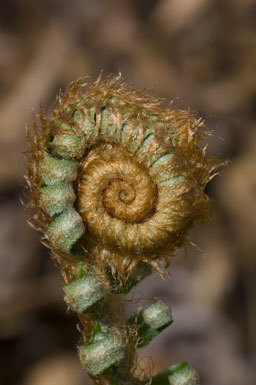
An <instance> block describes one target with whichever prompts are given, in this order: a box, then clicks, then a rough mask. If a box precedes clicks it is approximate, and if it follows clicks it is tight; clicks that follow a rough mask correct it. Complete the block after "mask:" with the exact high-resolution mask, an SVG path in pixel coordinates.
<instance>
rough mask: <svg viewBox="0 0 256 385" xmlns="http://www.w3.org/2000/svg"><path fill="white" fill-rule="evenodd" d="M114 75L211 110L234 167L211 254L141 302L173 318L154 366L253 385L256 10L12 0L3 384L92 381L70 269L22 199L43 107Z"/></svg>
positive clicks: (154, 0)
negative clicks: (81, 357)
mask: <svg viewBox="0 0 256 385" xmlns="http://www.w3.org/2000/svg"><path fill="white" fill-rule="evenodd" d="M102 69H103V70H104V73H105V74H109V73H113V74H118V72H119V71H121V72H122V74H123V75H124V76H125V77H126V78H127V80H128V81H129V83H130V84H132V85H133V86H134V87H136V88H137V89H141V88H144V87H146V88H153V92H154V93H155V94H157V95H160V96H162V97H166V98H167V99H172V100H173V106H174V108H191V109H192V110H196V111H198V112H199V113H200V115H202V116H203V117H204V119H205V120H206V124H207V126H208V127H209V128H210V129H211V130H213V131H214V132H215V137H213V138H210V140H209V151H210V152H215V153H217V155H218V156H219V157H220V158H222V159H228V160H229V161H230V163H229V165H228V166H227V167H226V169H225V171H224V173H223V174H222V175H220V176H219V177H217V178H216V179H215V180H214V181H212V182H211V183H210V185H209V187H208V188H207V191H208V193H209V195H210V197H211V198H212V205H213V218H212V220H211V222H210V223H209V224H207V225H205V226H203V227H201V228H200V229H197V230H195V231H193V233H191V235H190V239H191V241H192V242H194V243H195V244H196V245H197V247H198V248H197V247H189V248H188V256H189V257H188V259H187V261H186V262H185V261H184V257H183V253H182V252H180V253H179V254H178V255H177V257H176V258H175V259H174V261H173V264H172V267H171V269H170V275H171V278H170V280H169V281H162V280H161V279H160V278H159V277H156V276H153V277H150V278H148V279H147V280H145V281H144V282H143V283H141V284H140V285H139V286H138V288H137V289H136V291H135V295H136V296H141V295H145V296H147V297H155V296H159V297H161V298H162V299H164V300H166V301H167V302H168V303H170V304H171V306H172V309H173V316H174V324H173V325H172V326H171V327H170V328H169V329H168V330H166V331H164V332H163V333H162V335H161V336H159V337H158V338H157V339H156V340H155V341H154V342H153V343H152V344H151V345H150V346H149V348H147V349H144V350H142V351H141V355H143V356H144V355H146V356H149V355H151V357H152V359H153V360H154V362H155V366H154V371H155V372H157V371H159V370H161V369H164V368H165V367H167V366H169V365H170V364H173V363H175V362H178V361H182V360H189V361H190V362H191V363H192V364H193V366H194V367H196V368H197V369H198V371H199V373H200V375H201V379H202V384H204V385H216V384H221V385H253V384H255V382H254V381H255V375H256V373H255V372H254V369H253V368H254V364H255V355H256V332H255V326H256V304H255V296H254V294H255V287H256V279H255V274H256V269H255V267H256V259H255V251H256V235H255V228H256V131H255V128H256V119H255V118H256V75H255V70H256V1H255V0H73V1H70V0H36V1H35V0H1V1H0V338H1V348H0V355H1V360H0V366H1V369H0V370H1V374H0V383H1V384H3V385H55V384H61V385H82V384H83V385H85V384H90V380H89V379H88V377H87V376H86V375H85V373H84V372H83V371H82V369H81V368H80V365H79V362H78V359H77V356H76V344H77V343H78V341H79V333H78V331H77V329H76V324H77V319H76V317H75V316H74V315H73V314H67V312H66V306H65V304H64V302H63V300H62V283H61V278H60V275H59V272H58V271H57V269H56V268H55V267H54V265H53V263H52V261H51V259H50V256H49V252H48V251H47V250H46V249H45V248H44V247H43V246H41V245H40V242H39V236H38V234H36V233H35V232H33V231H32V230H30V229H29V228H28V227H27V226H26V224H25V221H26V216H25V213H24V209H23V207H22V206H21V203H20V201H19V199H20V197H22V191H23V189H24V184H25V183H24V179H23V175H24V173H25V162H24V157H23V154H22V152H23V151H24V150H25V149H26V143H25V134H24V127H25V123H26V122H28V123H31V120H32V119H31V117H32V110H34V111H35V112H37V111H38V108H39V104H40V102H41V103H42V105H43V106H44V107H46V106H49V105H50V104H51V103H52V102H53V100H54V98H55V94H56V92H58V90H59V89H60V88H62V89H64V88H65V87H66V85H67V84H68V83H69V82H70V81H71V80H73V79H75V78H77V77H79V76H81V75H90V76H91V77H92V79H96V78H97V76H98V75H99V73H100V71H101V70H102ZM199 249H201V251H200V250H199ZM142 370H143V369H142Z"/></svg>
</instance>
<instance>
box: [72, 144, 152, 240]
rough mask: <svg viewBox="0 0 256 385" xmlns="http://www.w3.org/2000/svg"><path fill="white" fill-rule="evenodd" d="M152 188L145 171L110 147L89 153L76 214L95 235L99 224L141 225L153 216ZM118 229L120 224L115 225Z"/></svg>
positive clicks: (126, 156)
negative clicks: (79, 215) (78, 214)
mask: <svg viewBox="0 0 256 385" xmlns="http://www.w3.org/2000/svg"><path fill="white" fill-rule="evenodd" d="M156 195H157V190H156V185H155V183H154V182H153V180H152V178H151V177H150V175H149V174H148V171H147V170H146V169H145V168H144V167H143V166H142V165H140V164H139V163H138V162H137V161H136V160H135V159H134V158H132V157H131V156H130V155H129V154H126V153H125V152H124V151H120V149H117V148H116V147H115V146H114V145H110V144H109V145H99V146H98V147H97V148H95V149H93V150H91V152H90V154H89V155H88V157H87V159H86V160H85V162H84V165H83V173H82V177H81V180H80V183H79V194H78V196H79V202H78V203H79V211H80V213H81V214H82V216H83V217H84V219H85V221H86V223H87V224H88V228H89V229H90V230H91V231H92V232H94V233H95V234H96V233H98V230H99V226H101V227H103V222H104V223H105V224H106V223H109V221H112V222H111V224H112V225H114V224H115V222H113V220H114V219H117V220H119V221H121V222H124V223H142V222H145V221H147V220H148V219H149V218H150V217H151V216H152V214H153V213H154V212H155V211H154V210H155V204H156ZM119 225H120V223H119Z"/></svg>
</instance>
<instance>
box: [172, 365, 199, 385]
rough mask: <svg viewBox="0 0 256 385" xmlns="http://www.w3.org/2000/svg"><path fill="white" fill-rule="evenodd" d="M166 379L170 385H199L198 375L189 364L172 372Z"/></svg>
mask: <svg viewBox="0 0 256 385" xmlns="http://www.w3.org/2000/svg"><path fill="white" fill-rule="evenodd" d="M168 378H169V382H170V385H200V382H199V380H200V378H199V375H198V373H197V372H196V370H195V369H194V368H192V366H191V365H190V364H189V363H188V364H187V365H186V366H185V367H183V368H181V369H179V370H177V371H174V373H172V374H171V375H170V376H169V377H168Z"/></svg>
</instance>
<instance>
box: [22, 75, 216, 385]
mask: <svg viewBox="0 0 256 385" xmlns="http://www.w3.org/2000/svg"><path fill="white" fill-rule="evenodd" d="M205 134H206V133H205V132H204V125H203V122H202V121H201V120H200V119H197V118H196V117H195V116H194V115H193V114H191V113H190V112H188V111H175V110H170V109H168V108H163V107H162V105H161V102H160V101H159V100H157V99H155V98H153V97H152V96H149V95H147V94H146V93H144V92H141V93H138V92H136V91H134V90H132V89H129V88H126V86H125V85H123V84H122V83H120V81H119V79H117V78H111V77H109V78H107V79H105V80H100V81H97V82H95V83H90V82H89V83H88V84H87V83H86V79H80V80H78V81H76V82H74V83H72V84H71V85H70V86H69V87H68V88H67V90H66V91H65V93H64V95H62V96H59V97H58V98H57V100H56V102H55V104H54V105H53V107H52V109H51V112H50V114H48V115H47V114H44V113H43V112H42V111H41V114H40V119H39V121H37V122H35V123H34V130H29V131H28V135H27V136H28V140H29V143H30V150H29V152H28V175H27V180H28V184H29V187H30V191H31V200H30V206H31V207H34V208H36V214H35V215H34V219H35V220H36V221H37V222H38V223H39V224H40V229H41V231H42V232H43V234H44V237H45V239H46V242H47V244H48V246H49V247H50V249H51V252H52V256H53V258H55V259H56V261H57V263H58V265H59V268H60V270H61V272H62V275H63V278H64V281H65V284H64V298H65V301H66V303H67V305H68V307H69V308H70V309H71V310H73V311H75V312H77V314H78V316H79V319H80V323H81V334H82V343H81V344H80V345H79V347H78V352H79V356H80V361H81V364H82V366H83V367H84V368H85V369H86V370H87V371H88V373H89V374H90V375H91V376H92V378H93V380H94V382H95V383H96V384H100V383H102V384H103V383H109V384H122V383H123V384H132V383H134V384H135V383H145V382H147V381H152V383H153V384H156V385H157V384H158V383H160V382H159V381H160V379H161V381H162V382H161V383H162V384H163V383H164V381H166V379H167V378H168V376H169V379H170V381H173V383H175V381H176V383H177V384H188V385H189V384H197V383H198V377H197V375H196V374H195V375H194V374H193V369H192V368H191V370H190V367H189V365H188V364H186V363H184V364H182V365H183V366H182V365H181V366H176V367H171V368H169V369H168V370H167V372H165V373H162V374H159V376H156V377H153V379H149V378H146V376H145V378H144V379H138V378H136V377H135V376H134V375H133V372H134V370H135V366H136V365H135V363H136V360H135V357H136V355H135V350H136V347H143V346H145V345H147V344H148V343H149V342H150V340H151V339H152V338H153V337H155V336H156V335H157V334H158V333H159V332H160V331H161V330H163V328H165V327H166V326H168V325H169V324H170V323H171V322H172V315H171V311H170V309H169V307H168V306H167V305H166V304H164V303H163V302H162V301H160V300H158V301H156V302H155V303H153V304H151V305H149V306H148V307H147V308H145V309H143V310H142V311H140V312H139V313H138V314H137V315H136V316H134V317H132V318H131V319H129V320H127V319H126V316H125V312H124V306H123V295H124V294H126V293H128V292H129V290H130V289H131V288H132V287H133V286H135V285H136V284H137V283H138V282H139V281H141V280H142V279H143V278H145V277H146V276H148V275H149V274H151V272H152V270H153V269H154V270H156V271H158V272H160V273H161V262H162V261H164V262H165V266H166V267H167V266H168V265H169V263H170V260H171V257H172V256H173V253H174V251H175V249H177V248H178V247H181V246H182V245H184V244H185V242H186V236H187V233H188V230H189V229H190V228H191V227H193V226H195V225H197V224H199V223H200V222H201V221H203V220H205V219H207V218H208V215H209V199H208V197H207V195H205V193H204V188H205V186H206V184H207V182H208V181H209V180H210V178H211V176H212V173H213V170H215V169H216V167H217V163H216V161H214V160H213V159H210V158H207V157H206V156H205V152H204V150H203V149H202V148H200V146H199V142H200V140H201V139H202V137H203V136H204V135H205ZM180 373H181V374H182V373H185V376H187V377H186V378H188V379H189V376H191V373H192V374H193V375H192V377H193V378H192V380H190V379H189V380H186V381H187V382H185V380H184V381H183V382H181V380H179V378H181V377H179V378H178V380H177V375H178V376H180V375H181V374H180ZM187 373H189V374H187ZM175 376H176V377H175ZM163 378H164V379H165V380H163ZM178 381H180V382H178ZM189 381H190V382H189ZM193 381H194V382H193ZM167 383H168V382H167Z"/></svg>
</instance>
